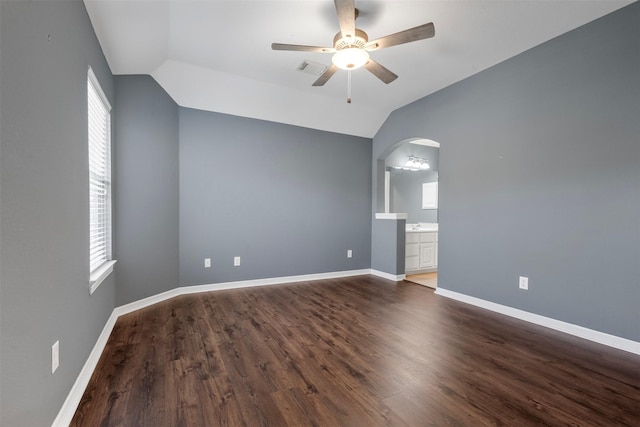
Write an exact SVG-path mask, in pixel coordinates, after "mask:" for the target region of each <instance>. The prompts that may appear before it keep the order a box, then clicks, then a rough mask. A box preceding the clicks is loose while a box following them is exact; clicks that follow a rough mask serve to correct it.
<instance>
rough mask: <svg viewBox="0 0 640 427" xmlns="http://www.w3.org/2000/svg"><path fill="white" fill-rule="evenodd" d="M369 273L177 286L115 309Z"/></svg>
mask: <svg viewBox="0 0 640 427" xmlns="http://www.w3.org/2000/svg"><path fill="white" fill-rule="evenodd" d="M366 274H371V270H370V269H368V268H367V269H363V270H348V271H335V272H330V273H317V274H304V275H300V276H284V277H271V278H266V279H254V280H240V281H237V282H223V283H211V284H207V285H193V286H182V287H179V288H175V289H171V290H170V291H167V292H163V293H161V294H157V295H153V296H150V297H148V298H144V299H141V300H138V301H134V302H132V303H129V304H126V305H122V306H120V307H116V309H115V311H117V312H118V315H119V316H122V315H123V314H128V313H131V312H133V311H136V310H140V309H141V308H145V307H149V306H151V305H153V304H157V303H159V302H162V301H165V300H168V299H171V298H174V297H177V296H180V295H188V294H197V293H200V292H211V291H222V290H226V289H240V288H250V287H254V286H270V285H280V284H286V283H296V282H308V281H310V280H324V279H336V278H339V277H351V276H363V275H366Z"/></svg>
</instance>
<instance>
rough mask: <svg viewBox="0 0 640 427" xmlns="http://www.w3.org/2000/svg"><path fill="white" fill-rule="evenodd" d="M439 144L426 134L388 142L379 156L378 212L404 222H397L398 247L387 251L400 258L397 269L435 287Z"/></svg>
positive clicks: (404, 275) (420, 282)
mask: <svg viewBox="0 0 640 427" xmlns="http://www.w3.org/2000/svg"><path fill="white" fill-rule="evenodd" d="M439 148H440V143H438V142H436V141H433V140H430V139H425V138H418V137H415V138H408V139H404V140H400V141H397V142H396V143H394V144H392V145H391V146H389V147H388V148H387V149H386V150H385V151H384V152H383V153H382V154H381V155H380V157H379V158H378V159H377V182H378V185H377V191H376V196H377V200H376V207H377V212H378V213H384V214H385V215H387V218H388V219H393V220H397V221H399V222H402V224H398V227H397V230H398V235H397V243H398V244H397V246H396V248H397V250H396V253H395V254H393V253H391V254H389V255H388V256H394V255H395V259H396V260H398V261H400V262H398V263H397V265H398V271H396V275H397V276H398V277H406V279H407V280H409V281H413V282H416V283H419V284H421V285H425V286H430V287H434V288H435V287H436V284H437V259H438V177H439V169H440V168H439ZM402 226H404V230H403V229H401V227H402ZM402 261H404V262H402ZM398 273H399V274H398Z"/></svg>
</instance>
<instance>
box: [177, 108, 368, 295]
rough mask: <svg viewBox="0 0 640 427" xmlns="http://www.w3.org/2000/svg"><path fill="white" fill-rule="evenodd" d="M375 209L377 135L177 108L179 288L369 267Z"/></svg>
mask: <svg viewBox="0 0 640 427" xmlns="http://www.w3.org/2000/svg"><path fill="white" fill-rule="evenodd" d="M370 206H371V140H370V139H368V138H359V137H353V136H347V135H340V134H334V133H329V132H322V131H316V130H310V129H305V128H300V127H295V126H289V125H283V124H277V123H272V122H265V121H259V120H252V119H246V118H240V117H234V116H228V115H223V114H216V113H210V112H203V111H198V110H191V109H184V108H181V109H180V283H181V285H195V284H208V283H218V282H226V281H236V280H248V279H256V278H268V277H281V276H291V275H299V274H312V273H323V272H333V271H344V270H354V269H362V268H369V267H370V253H371V252H370V251H371V246H370V245H371V220H370V215H371V210H370ZM347 249H352V250H353V258H351V259H347V257H346V253H347ZM234 256H240V257H241V260H242V264H241V266H240V267H234V266H233V257H234ZM204 258H211V261H212V268H204V266H203V265H204V264H203V260H204Z"/></svg>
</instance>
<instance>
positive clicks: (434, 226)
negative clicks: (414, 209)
mask: <svg viewBox="0 0 640 427" xmlns="http://www.w3.org/2000/svg"><path fill="white" fill-rule="evenodd" d="M406 230H407V233H424V232H427V231H438V223H437V222H420V223H418V224H407V229H406Z"/></svg>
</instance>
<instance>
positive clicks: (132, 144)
mask: <svg viewBox="0 0 640 427" xmlns="http://www.w3.org/2000/svg"><path fill="white" fill-rule="evenodd" d="M115 98H116V103H115V106H114V115H115V118H116V126H115V133H114V150H113V165H114V166H113V167H114V195H115V198H114V233H115V234H114V256H115V257H116V258H117V259H118V264H117V268H116V279H117V288H116V303H117V304H118V305H121V304H125V303H128V302H131V301H136V300H139V299H142V298H145V297H148V296H151V295H155V294H159V293H161V292H164V291H167V290H170V289H174V288H176V287H177V286H178V282H179V272H178V259H179V257H178V240H179V238H178V211H179V207H178V202H179V199H178V179H179V178H178V106H177V104H176V103H175V102H174V101H173V100H172V99H171V98H170V97H169V95H167V93H166V92H165V91H164V90H163V89H162V88H161V87H160V86H159V85H158V84H157V83H156V81H155V80H153V79H152V78H151V77H149V76H116V77H115Z"/></svg>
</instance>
